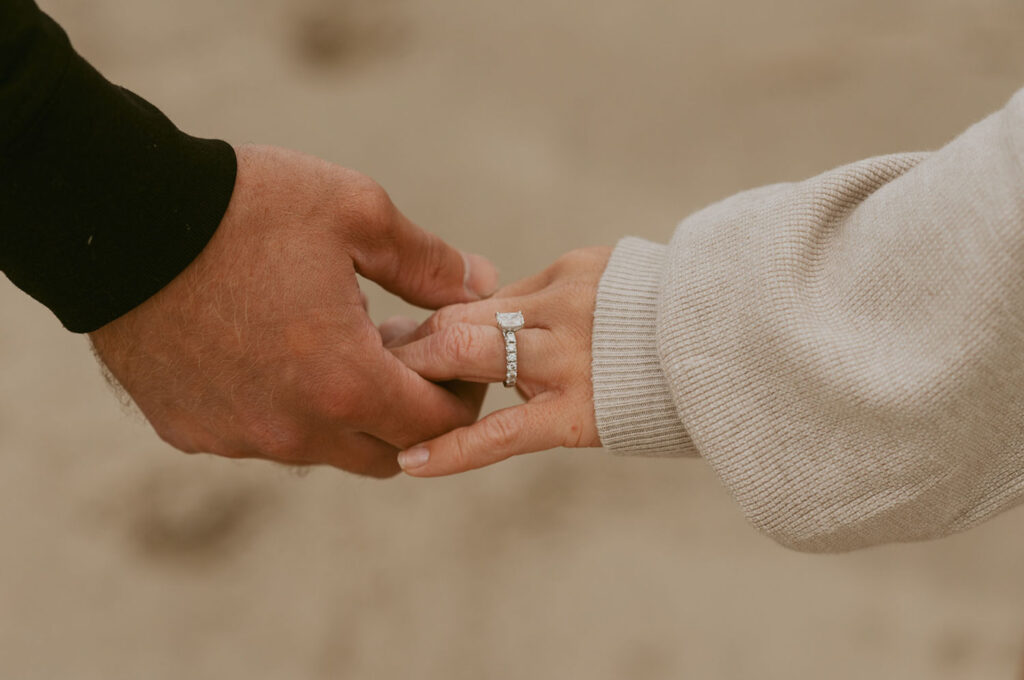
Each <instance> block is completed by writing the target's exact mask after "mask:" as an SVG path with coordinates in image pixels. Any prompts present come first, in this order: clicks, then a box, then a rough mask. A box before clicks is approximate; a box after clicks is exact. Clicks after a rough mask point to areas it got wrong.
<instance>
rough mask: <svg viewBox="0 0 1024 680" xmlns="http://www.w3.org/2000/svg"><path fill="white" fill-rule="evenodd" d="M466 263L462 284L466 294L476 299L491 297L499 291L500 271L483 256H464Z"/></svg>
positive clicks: (463, 259) (464, 254) (467, 254)
mask: <svg viewBox="0 0 1024 680" xmlns="http://www.w3.org/2000/svg"><path fill="white" fill-rule="evenodd" d="M462 261H463V262H464V263H465V268H464V269H463V272H465V273H464V275H463V279H462V282H463V284H464V285H465V286H466V292H467V293H469V294H470V295H472V296H474V297H480V298H485V297H490V296H491V295H493V294H494V291H496V290H498V269H497V268H496V267H495V266H494V265H493V264H491V261H490V260H488V259H487V258H486V257H483V256H481V255H472V254H470V253H463V254H462Z"/></svg>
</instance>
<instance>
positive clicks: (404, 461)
mask: <svg viewBox="0 0 1024 680" xmlns="http://www.w3.org/2000/svg"><path fill="white" fill-rule="evenodd" d="M428 460H430V451H428V450H427V449H425V448H423V447H422V446H417V447H416V448H413V449H409V450H408V451H402V452H401V453H400V454H398V465H399V467H401V468H402V469H403V470H412V469H414V468H418V467H420V466H422V465H424V464H425V463H426V462H427V461H428Z"/></svg>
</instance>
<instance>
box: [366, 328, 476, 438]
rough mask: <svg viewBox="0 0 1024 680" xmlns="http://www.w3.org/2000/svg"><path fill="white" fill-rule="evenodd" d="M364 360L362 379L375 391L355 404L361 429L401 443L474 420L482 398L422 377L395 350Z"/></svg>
mask: <svg viewBox="0 0 1024 680" xmlns="http://www.w3.org/2000/svg"><path fill="white" fill-rule="evenodd" d="M380 352H381V356H380V357H379V358H378V359H376V360H374V361H373V362H366V363H365V364H363V370H364V371H365V373H364V374H363V379H362V381H361V382H362V384H363V385H364V386H365V389H367V390H369V391H372V394H367V397H366V398H365V399H362V400H361V401H360V402H359V404H358V405H356V406H354V412H353V413H350V414H349V420H350V422H351V423H353V425H354V426H355V427H357V428H358V429H360V430H362V431H365V432H367V433H368V434H371V435H373V436H375V437H377V438H378V439H381V440H383V441H385V442H388V443H390V444H394V445H395V446H398V447H400V448H402V447H407V446H410V445H411V444H414V443H416V442H418V441H423V440H424V439H428V438H430V437H436V436H437V435H439V434H441V433H442V432H447V431H448V430H452V429H454V428H456V427H461V426H463V425H468V424H469V423H471V422H473V421H474V420H475V419H476V417H477V414H478V413H479V408H480V406H479V404H478V403H472V402H470V403H467V402H466V401H465V399H464V397H465V394H455V393H453V392H452V391H451V390H447V389H445V388H444V387H442V386H441V385H437V384H434V383H432V382H430V381H428V380H426V379H425V378H422V377H420V376H419V375H418V374H417V373H415V372H414V371H413V370H412V369H410V368H408V367H407V366H406V365H405V364H403V363H402V362H401V361H399V360H398V359H397V358H396V357H395V356H394V355H392V354H391V353H390V352H388V351H386V350H384V349H383V348H381V350H380Z"/></svg>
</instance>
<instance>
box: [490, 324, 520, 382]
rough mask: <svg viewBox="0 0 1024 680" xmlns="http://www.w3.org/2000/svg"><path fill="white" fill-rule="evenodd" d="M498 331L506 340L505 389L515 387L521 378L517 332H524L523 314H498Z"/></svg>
mask: <svg viewBox="0 0 1024 680" xmlns="http://www.w3.org/2000/svg"><path fill="white" fill-rule="evenodd" d="M494 316H495V318H496V319H497V320H498V330H500V331H501V334H502V335H503V336H504V338H505V380H504V382H502V383H501V384H502V385H504V386H505V387H515V386H516V379H517V378H518V377H519V354H518V352H517V351H516V331H519V330H522V329H523V325H524V321H523V313H522V312H497V313H496V314H495V315H494Z"/></svg>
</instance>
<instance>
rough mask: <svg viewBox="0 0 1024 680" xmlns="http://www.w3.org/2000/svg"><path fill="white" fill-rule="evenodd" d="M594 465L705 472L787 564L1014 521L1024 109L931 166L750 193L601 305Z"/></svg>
mask: <svg viewBox="0 0 1024 680" xmlns="http://www.w3.org/2000/svg"><path fill="white" fill-rule="evenodd" d="M592 368H593V374H592V377H593V384H594V404H595V410H596V414H597V423H598V431H599V434H600V437H601V441H602V443H603V444H604V446H605V447H606V448H608V449H610V450H611V451H613V452H616V453H620V454H625V455H647V456H700V457H702V458H703V459H704V460H706V461H707V462H708V463H709V464H710V465H711V467H712V468H713V469H714V470H715V472H716V473H717V475H718V476H719V477H720V478H721V480H722V482H723V483H724V485H725V486H726V487H727V488H728V490H729V492H730V493H731V494H732V496H733V497H734V498H735V499H736V502H737V503H738V504H739V506H740V508H741V509H742V511H743V512H744V514H745V515H746V517H747V518H748V519H749V521H750V522H751V523H752V524H753V525H754V526H756V527H757V528H758V529H760V530H761V531H763V532H764V533H766V534H767V535H768V536H770V537H771V538H773V539H774V540H776V541H778V542H779V543H781V544H783V545H785V546H788V547H791V548H794V549H797V550H803V551H811V552H841V551H847V550H853V549H857V548H862V547H866V546H871V545H878V544H882V543H889V542H898V541H916V540H924V539H930V538H936V537H939V536H944V535H947V534H950V533H953V532H957V531H962V530H964V529H968V528H970V527H972V526H974V525H976V524H978V523H980V522H983V521H985V520H987V519H989V518H991V517H992V516H994V515H996V514H998V513H1000V512H1003V511H1005V510H1008V509H1009V508H1011V507H1013V506H1015V505H1018V504H1020V503H1021V502H1022V500H1024V90H1021V91H1020V92H1018V93H1017V94H1016V95H1015V96H1014V97H1013V98H1012V99H1011V100H1010V101H1009V103H1008V104H1007V105H1006V106H1005V107H1004V108H1003V109H1002V110H1000V111H998V112H997V113H994V114H993V115H991V116H989V117H988V118H986V119H985V120H983V121H981V122H979V123H977V124H975V125H974V126H972V127H971V128H969V129H968V130H967V131H966V132H964V133H963V134H962V135H960V136H959V137H958V138H957V139H955V140H954V141H952V142H951V143H949V144H947V145H946V146H944V147H943V148H941V149H940V150H938V151H933V152H927V153H906V154H896V155H891V156H884V157H879V158H871V159H867V160H863V161H860V162H857V163H853V164H850V165H846V166H843V167H840V168H837V169H834V170H832V171H830V172H826V173H824V174H821V175H819V176H817V177H813V178H811V179H808V180H806V181H802V182H796V183H786V184H776V185H771V186H767V187H762V188H758V189H754V190H750V191H746V192H743V193H740V194H737V195H735V196H732V197H730V198H727V199H725V200H723V201H720V202H718V203H716V204H714V205H711V206H709V207H707V208H705V209H703V210H701V211H699V212H697V213H695V214H693V215H691V216H690V217H688V218H686V219H685V220H684V221H683V222H682V223H681V224H679V226H678V227H677V228H676V231H675V233H674V235H673V237H672V239H671V242H670V243H669V244H668V245H667V246H665V245H660V244H655V243H651V242H649V241H645V240H641V239H636V238H626V239H623V240H622V241H620V243H619V244H618V245H617V247H616V248H615V251H614V253H613V255H612V258H611V260H610V262H609V265H608V267H607V269H606V271H605V273H604V275H603V277H602V279H601V283H600V286H599V289H598V294H597V304H596V310H595V318H594V334H593V367H592Z"/></svg>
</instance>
